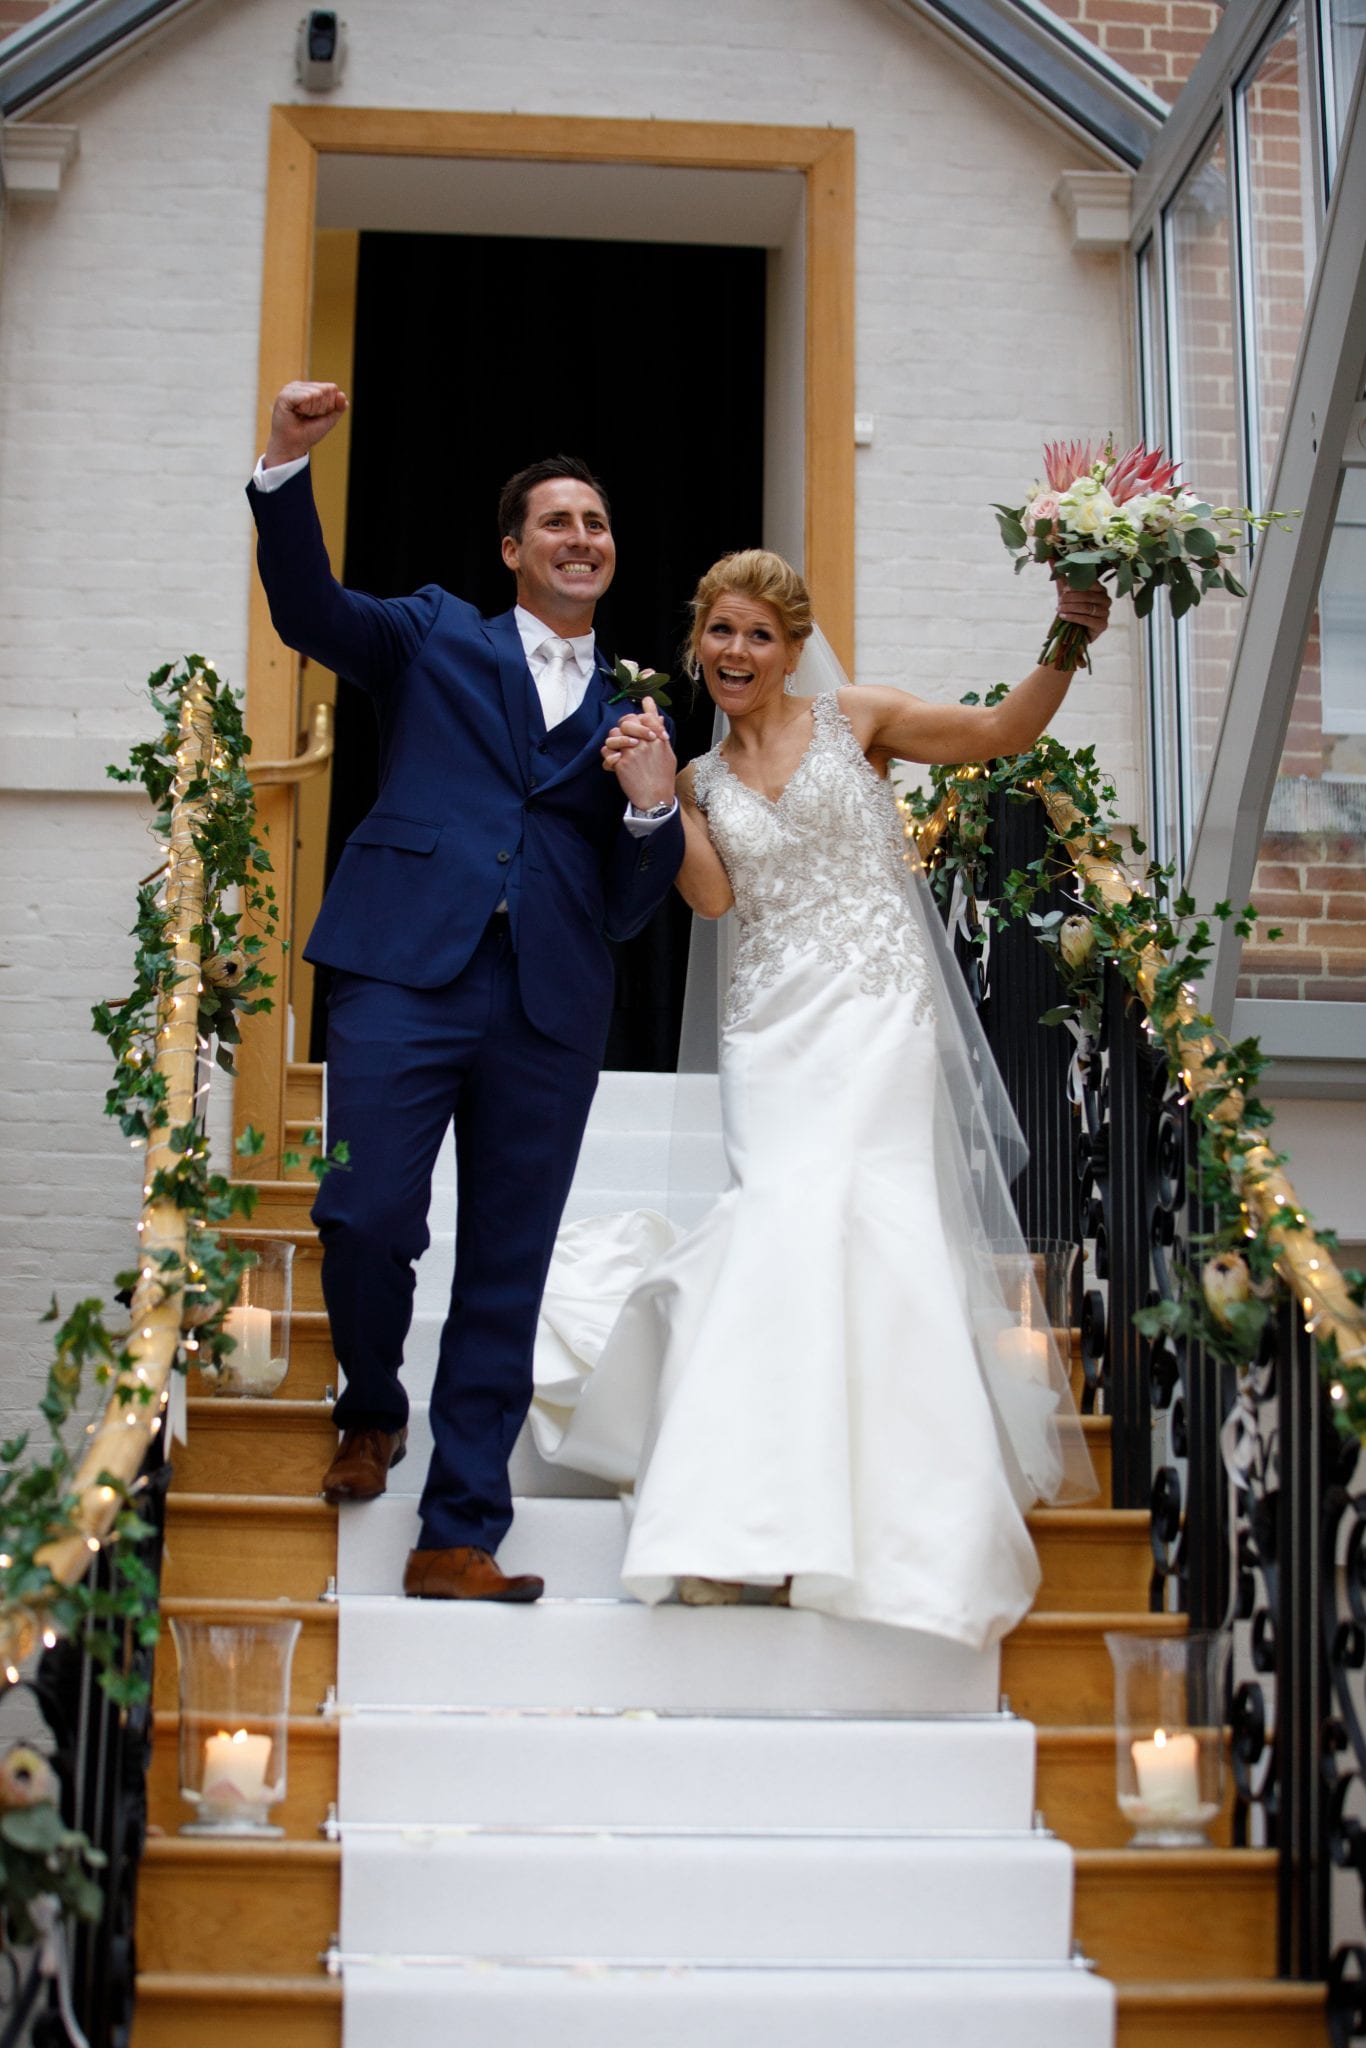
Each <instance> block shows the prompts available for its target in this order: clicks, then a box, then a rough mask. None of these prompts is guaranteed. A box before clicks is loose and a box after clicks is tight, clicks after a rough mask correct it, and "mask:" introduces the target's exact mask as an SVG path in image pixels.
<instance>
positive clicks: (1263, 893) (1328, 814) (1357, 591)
mask: <svg viewBox="0 0 1366 2048" xmlns="http://www.w3.org/2000/svg"><path fill="white" fill-rule="evenodd" d="M1252 899H1253V901H1254V903H1255V904H1256V905H1257V908H1258V910H1259V911H1260V912H1261V916H1262V923H1261V925H1260V927H1259V928H1258V931H1257V932H1256V933H1255V934H1254V936H1253V938H1252V940H1251V941H1250V942H1249V943H1248V945H1247V947H1246V949H1245V950H1244V953H1243V963H1242V978H1241V980H1240V982H1239V987H1238V993H1239V995H1243V996H1260V997H1264V998H1268V999H1274V1000H1280V1001H1287V1000H1294V999H1296V998H1304V999H1306V1000H1308V1001H1313V1002H1325V1001H1336V1002H1366V470H1360V469H1351V470H1347V471H1346V472H1345V474H1344V478H1343V487H1342V495H1341V497H1340V499H1339V501H1338V516H1337V522H1336V524H1335V526H1334V528H1333V539H1332V543H1331V545H1330V547H1329V551H1328V559H1327V562H1326V563H1325V565H1324V571H1323V578H1322V581H1321V582H1320V584H1319V608H1318V614H1317V617H1316V619H1315V621H1314V626H1313V629H1312V631H1311V633H1310V638H1309V645H1308V647H1307V648H1306V650H1305V657H1304V664H1303V666H1302V668H1301V669H1300V679H1299V683H1298V685H1297V687H1296V691H1295V704H1294V709H1293V711H1292V712H1291V716H1290V727H1289V730H1288V732H1287V733H1286V738H1285V746H1284V748H1283V749H1282V753H1281V764H1280V769H1279V772H1278V774H1277V777H1276V786H1275V790H1274V792H1273V794H1272V798H1271V809H1270V812H1269V814H1268V817H1267V822H1266V831H1265V833H1264V835H1263V838H1262V845H1261V852H1260V855H1259V857H1258V863H1257V872H1256V879H1255V881H1254V884H1253V891H1252ZM1270 925H1280V926H1281V927H1282V929H1283V931H1284V934H1285V936H1284V937H1283V938H1282V939H1280V940H1279V941H1277V942H1276V943H1275V944H1268V943H1267V942H1266V940H1265V936H1264V934H1265V930H1266V927H1267V926H1270Z"/></svg>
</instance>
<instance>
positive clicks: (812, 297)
mask: <svg viewBox="0 0 1366 2048" xmlns="http://www.w3.org/2000/svg"><path fill="white" fill-rule="evenodd" d="M325 154H326V155H332V154H345V155H350V156H416V157H480V158H485V159H507V160H515V161H521V162H527V163H576V164H577V163H595V164H649V165H663V166H670V167H680V166H681V167H686V168H689V169H704V170H734V171H796V172H800V173H801V174H802V176H803V177H804V179H805V196H806V275H805V300H806V366H805V507H804V519H805V525H804V541H805V551H806V560H805V571H806V577H807V581H808V583H809V584H810V587H811V592H812V596H813V598H814V600H815V607H816V612H817V616H818V617H819V618H820V621H821V624H822V626H823V628H824V630H825V631H826V633H827V634H828V635H829V637H830V640H831V642H832V643H833V645H834V647H835V649H836V651H837V652H838V653H839V655H840V656H841V658H842V659H843V661H844V662H845V664H846V666H847V667H848V668H849V669H850V672H851V673H852V668H853V651H854V650H853V638H854V135H853V131H852V130H851V129H847V128H765V127H757V126H751V125H739V124H731V123H723V122H710V121H609V120H597V119H582V118H579V117H577V116H561V115H523V114H472V113H449V112H439V111H422V110H413V109H404V108H391V107H317V106H277V107H272V109H271V119H270V156H269V170H268V180H267V190H266V221H265V255H264V262H263V268H262V289H261V345H260V356H259V369H258V381H257V420H256V446H257V447H258V448H264V446H265V445H266V439H267V437H268V434H269V427H270V409H271V404H272V402H273V400H274V396H275V393H276V392H277V391H278V390H279V388H280V386H281V385H282V384H284V383H286V382H287V381H288V380H289V379H290V378H291V377H297V376H300V375H302V374H304V372H305V371H306V369H307V365H308V359H309V339H310V327H311V321H312V309H313V237H314V230H315V214H316V200H317V180H318V158H319V156H321V155H325ZM250 588H251V594H250V600H249V610H248V627H247V725H248V729H249V731H250V732H251V735H252V740H253V743H254V746H255V750H256V752H257V753H258V754H261V755H265V756H268V757H270V758H272V759H278V758H280V757H281V756H282V755H287V754H290V753H292V752H293V751H294V747H295V742H296V728H297V723H298V706H297V690H298V663H297V657H296V656H294V655H293V654H292V653H291V652H290V650H289V649H288V648H286V647H284V646H282V644H281V642H280V641H279V640H278V639H277V638H276V635H275V633H274V631H273V629H272V627H271V623H270V617H269V613H268V612H267V609H266V603H265V598H264V595H263V593H262V591H261V588H260V584H259V581H258V580H257V578H256V576H255V575H254V574H253V575H252V578H251V586H250ZM294 801H295V800H294V793H293V791H292V790H290V789H288V788H280V789H263V790H261V791H260V792H259V794H258V814H259V817H260V821H261V824H262V826H263V828H265V830H266V831H267V833H268V843H269V844H271V845H272V846H273V847H275V848H277V849H279V852H278V854H277V856H276V859H275V867H276V876H275V885H276V889H277V892H278V897H279V925H280V932H281V933H282V934H285V935H287V934H288V932H289V921H290V916H291V911H292V894H293V891H292V872H293V858H292V837H293V832H294ZM277 946H278V942H277ZM270 964H271V966H272V967H273V969H274V971H275V973H276V994H277V1003H276V1007H275V1009H274V1010H272V1011H269V1012H264V1013H261V1014H259V1015H257V1016H255V1017H251V1018H247V1019H246V1020H244V1029H243V1042H242V1048H241V1054H240V1057H239V1060H238V1077H237V1085H236V1091H235V1099H234V1123H235V1125H236V1127H237V1129H238V1130H241V1129H242V1128H243V1127H244V1126H245V1125H247V1124H253V1125H255V1127H256V1128H257V1129H258V1130H260V1131H262V1132H264V1134H265V1137H266V1151H265V1153H264V1154H263V1155H262V1156H261V1157H260V1159H259V1160H258V1162H257V1170H258V1172H259V1173H260V1174H262V1175H263V1176H268V1175H270V1174H272V1173H275V1172H278V1170H279V1154H280V1150H281V1147H282V1144H283V1139H284V1090H285V1066H286V1031H287V1028H288V994H287V979H286V976H285V974H284V973H283V971H282V960H281V956H280V954H279V952H278V950H274V958H273V960H272V961H271V963H270Z"/></svg>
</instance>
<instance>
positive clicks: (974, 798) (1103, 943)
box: [901, 738, 1366, 1437]
mask: <svg viewBox="0 0 1366 2048" xmlns="http://www.w3.org/2000/svg"><path fill="white" fill-rule="evenodd" d="M1060 771H1061V772H1060ZM933 783H934V791H933V795H934V798H935V799H936V800H934V801H927V800H926V799H924V798H918V799H917V798H911V799H907V798H902V799H901V808H902V813H903V817H904V820H905V825H904V830H905V833H906V836H907V839H908V840H914V842H915V845H916V848H917V851H918V853H919V856H920V858H921V860H922V861H923V862H924V864H925V866H926V867H927V868H930V867H932V866H934V865H935V863H936V862H941V863H942V862H943V861H945V860H946V859H950V858H955V857H956V859H957V861H958V863H959V865H965V866H971V865H972V863H973V862H974V861H975V859H976V857H977V856H978V855H979V853H980V851H981V847H982V844H983V841H984V837H985V830H986V804H987V801H988V798H989V794H990V792H991V790H993V789H1014V790H1016V791H1020V790H1028V791H1029V792H1030V793H1031V794H1033V795H1036V796H1037V797H1038V798H1039V800H1040V802H1041V803H1042V805H1043V808H1044V813H1045V816H1046V819H1047V822H1048V827H1049V837H1050V842H1051V849H1050V850H1051V852H1052V854H1053V855H1054V856H1056V857H1058V858H1059V859H1060V860H1061V861H1062V862H1064V863H1065V864H1066V865H1067V866H1069V867H1070V868H1071V870H1072V872H1073V873H1074V875H1075V877H1076V880H1077V883H1078V887H1079V894H1080V897H1081V900H1082V903H1083V904H1084V905H1085V906H1087V908H1089V909H1090V910H1091V911H1092V912H1094V913H1096V915H1095V916H1094V917H1093V919H1092V924H1093V927H1094V931H1095V937H1096V939H1097V942H1098V947H1099V950H1100V952H1101V953H1102V954H1103V955H1104V956H1105V957H1108V958H1110V959H1112V960H1114V962H1115V964H1116V966H1117V967H1118V968H1119V970H1120V972H1121V973H1122V974H1123V975H1124V977H1125V979H1126V980H1127V981H1128V983H1129V985H1130V986H1131V987H1132V988H1133V989H1134V990H1135V992H1136V994H1137V995H1138V997H1139V998H1140V1000H1141V1002H1142V1004H1143V1006H1144V1010H1145V1012H1146V1014H1147V1019H1148V1028H1149V1029H1150V1030H1151V1031H1154V1032H1155V1033H1156V1034H1157V1036H1158V1037H1159V1038H1160V1040H1161V1043H1162V1046H1163V1049H1164V1051H1165V1052H1166V1054H1167V1057H1168V1059H1169V1060H1170V1062H1171V1065H1172V1068H1173V1071H1174V1072H1175V1073H1177V1074H1179V1076H1180V1078H1181V1081H1182V1084H1183V1087H1184V1099H1185V1100H1189V1101H1190V1102H1192V1103H1193V1104H1194V1105H1195V1106H1196V1111H1197V1114H1198V1115H1199V1117H1200V1118H1201V1121H1202V1123H1203V1126H1204V1129H1205V1131H1206V1132H1207V1133H1208V1137H1209V1141H1210V1144H1211V1146H1212V1148H1213V1151H1214V1154H1215V1156H1216V1158H1217V1160H1218V1162H1219V1163H1220V1164H1221V1165H1222V1167H1223V1169H1224V1170H1225V1172H1226V1173H1227V1176H1228V1180H1229V1183H1230V1185H1231V1188H1232V1190H1233V1194H1234V1198H1235V1201H1236V1203H1237V1207H1238V1210H1239V1212H1240V1214H1241V1217H1242V1219H1243V1223H1242V1229H1243V1235H1244V1237H1245V1238H1246V1239H1248V1240H1254V1239H1258V1238H1260V1239H1261V1241H1262V1243H1263V1244H1264V1245H1265V1247H1266V1250H1267V1253H1268V1255H1269V1258H1270V1260H1271V1262H1272V1264H1273V1265H1274V1270H1275V1272H1276V1275H1277V1276H1278V1278H1279V1280H1280V1281H1281V1282H1282V1283H1283V1285H1284V1286H1285V1287H1286V1288H1287V1289H1288V1290H1289V1292H1290V1293H1291V1294H1292V1295H1293V1297H1294V1300H1295V1304H1296V1307H1297V1309H1298V1311H1299V1313H1300V1314H1301V1315H1302V1316H1303V1318H1304V1323H1305V1327H1306V1329H1307V1330H1308V1331H1309V1332H1310V1334H1311V1335H1313V1336H1314V1337H1315V1338H1316V1339H1317V1340H1318V1346H1319V1354H1320V1360H1321V1364H1322V1369H1323V1373H1324V1377H1325V1379H1326V1380H1327V1382H1328V1385H1329V1390H1330V1394H1331V1397H1332V1400H1333V1404H1334V1410H1335V1413H1336V1416H1337V1419H1338V1422H1339V1426H1340V1427H1342V1428H1343V1429H1344V1430H1345V1431H1347V1432H1348V1433H1350V1434H1355V1435H1357V1436H1360V1437H1366V1310H1364V1309H1363V1305H1362V1302H1361V1300H1360V1298H1359V1294H1358V1293H1357V1292H1354V1289H1353V1285H1352V1281H1357V1282H1358V1283H1359V1280H1360V1276H1357V1275H1353V1276H1352V1279H1351V1280H1349V1277H1348V1276H1347V1275H1346V1274H1344V1272H1343V1271H1342V1269H1341V1267H1340V1266H1339V1265H1338V1263H1337V1260H1336V1258H1335V1257H1334V1246H1333V1244H1332V1243H1331V1242H1329V1240H1328V1239H1327V1238H1326V1237H1324V1236H1322V1235H1321V1234H1320V1233H1319V1231H1318V1230H1316V1229H1315V1227H1314V1223H1313V1220H1312V1218H1311V1217H1310V1215H1309V1213H1308V1212H1307V1210H1306V1209H1305V1208H1304V1205H1303V1203H1302V1202H1301V1201H1300V1199H1299V1196H1298V1195H1297V1194H1296V1192H1295V1188H1294V1185H1293V1183H1292V1182H1291V1180H1290V1178H1289V1176H1288V1175H1287V1173H1286V1172H1285V1170H1284V1166H1283V1163H1282V1159H1281V1156H1280V1155H1279V1154H1278V1153H1277V1152H1276V1151H1274V1150H1273V1149H1272V1147H1271V1146H1270V1145H1269V1144H1268V1142H1267V1138H1266V1128H1267V1125H1268V1124H1269V1122H1270V1115H1269V1112H1267V1111H1266V1110H1265V1109H1264V1107H1263V1106H1262V1105H1261V1104H1260V1103H1257V1102H1255V1100H1254V1099H1253V1098H1251V1097H1250V1096H1249V1094H1248V1092H1247V1090H1246V1089H1245V1088H1244V1087H1243V1086H1242V1085H1241V1084H1240V1082H1239V1080H1238V1078H1237V1076H1238V1071H1239V1066H1240V1061H1239V1059H1238V1057H1237V1056H1236V1054H1237V1049H1235V1048H1233V1047H1231V1046H1230V1045H1229V1044H1228V1041H1227V1040H1225V1039H1223V1038H1221V1037H1220V1036H1219V1034H1218V1033H1216V1032H1215V1031H1214V1030H1213V1028H1212V1025H1211V1022H1210V1019H1209V1018H1208V1017H1207V1016H1205V1015H1204V1014H1203V1013H1202V1012H1201V1010H1200V1006H1199V1000H1198V996H1197V993H1196V990H1195V989H1194V987H1193V986H1192V985H1191V984H1190V982H1189V981H1188V980H1186V979H1184V978H1181V977H1180V976H1179V975H1178V974H1177V971H1176V969H1175V967H1174V963H1173V960H1172V956H1171V954H1170V952H1169V951H1168V949H1167V948H1166V947H1165V946H1164V945H1163V944H1162V943H1160V941H1159V936H1158V930H1159V918H1158V913H1159V902H1158V896H1159V892H1160V883H1159V888H1158V889H1156V890H1155V889H1154V887H1153V881H1154V875H1155V870H1153V869H1150V870H1149V873H1148V876H1147V877H1146V878H1144V880H1143V881H1140V880H1139V879H1138V878H1137V877H1135V876H1134V875H1133V873H1132V872H1131V871H1130V868H1129V866H1128V862H1127V859H1126V856H1125V853H1124V850H1123V849H1122V848H1121V847H1120V846H1119V845H1118V844H1117V843H1116V841H1115V840H1114V839H1113V838H1112V837H1111V836H1110V834H1109V833H1108V832H1107V831H1105V830H1104V829H1103V826H1102V827H1100V828H1099V829H1098V825H1097V820H1096V815H1095V814H1096V804H1095V801H1094V798H1095V790H1094V768H1093V762H1092V759H1091V753H1090V750H1089V749H1084V750H1082V751H1081V752H1080V753H1079V754H1077V755H1074V756H1068V755H1067V753H1066V750H1065V749H1062V748H1061V747H1060V746H1059V745H1058V743H1057V742H1056V741H1053V740H1050V739H1048V738H1045V739H1044V740H1042V741H1041V742H1039V743H1038V745H1037V746H1036V747H1035V748H1034V749H1033V750H1032V751H1031V752H1030V753H1029V754H1027V755H1021V756H1018V757H1016V759H1014V760H1013V761H1005V762H998V763H996V764H994V766H989V765H987V764H981V763H973V764H969V765H967V766H965V767H956V768H949V769H942V770H936V771H935V772H934V776H933ZM1069 785H1071V786H1070V787H1069ZM1078 794H1080V795H1081V796H1082V798H1083V802H1084V803H1085V804H1086V809H1083V808H1082V807H1081V805H1079V803H1078V801H1077V800H1076V798H1077V795H1078ZM1102 794H1104V792H1102ZM1088 810H1089V811H1090V812H1091V815H1090V816H1088V815H1087V811H1088ZM1140 850H1141V849H1140ZM1110 913H1119V915H1118V916H1111V915H1109V914H1110ZM1223 914H1230V913H1228V911H1227V906H1224V907H1223ZM1240 928H1241V927H1240ZM1174 976H1176V979H1175V985H1174V986H1173V978H1174ZM1193 1284H1195V1285H1198V1283H1193V1281H1192V1278H1191V1276H1188V1275H1180V1276H1178V1285H1180V1286H1186V1287H1190V1286H1192V1285H1193Z"/></svg>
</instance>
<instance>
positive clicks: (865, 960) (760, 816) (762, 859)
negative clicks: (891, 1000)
mask: <svg viewBox="0 0 1366 2048" xmlns="http://www.w3.org/2000/svg"><path fill="white" fill-rule="evenodd" d="M693 796H694V798H695V799H696V802H697V805H698V808H699V809H700V810H701V811H703V812H704V813H705V814H706V819H707V828H708V830H709V831H710V833H711V837H712V841H713V843H714V845H715V847H716V850H717V852H718V853H719V854H720V856H721V859H722V862H723V863H724V865H725V869H726V873H727V874H728V876H729V877H730V885H731V888H732V890H733V891H734V895H735V910H736V917H737V921H738V924H739V938H738V942H737V945H736V950H735V965H734V969H733V971H732V974H731V981H730V988H729V991H728V993H727V997H726V1014H725V1022H726V1023H727V1024H728V1025H729V1024H735V1023H739V1022H740V1021H741V1020H742V1019H743V1018H744V1017H745V1016H746V1015H747V1014H748V1012H749V1010H750V1009H751V1007H752V1005H753V1002H754V998H755V996H756V994H757V993H758V992H759V990H760V989H764V988H771V987H772V986H773V984H774V983H775V982H776V981H777V979H778V976H779V973H780V971H781V969H782V966H783V962H784V960H785V959H786V958H788V957H789V955H790V954H792V953H794V952H796V953H815V954H816V955H817V956H818V957H819V958H820V959H821V960H822V961H823V962H825V963H826V964H827V965H829V966H830V967H832V968H843V967H847V966H850V965H858V966H860V967H861V968H862V974H861V977H860V985H861V987H862V989H863V991H864V993H865V994H867V995H884V994H886V992H887V991H888V990H889V989H899V990H901V991H902V992H903V993H904V994H906V995H909V996H911V997H913V998H914V1001H915V1015H916V1017H917V1019H919V1018H922V1017H924V1016H926V1015H928V1014H929V1011H930V992H929V977H928V973H927V970H926V967H925V962H924V959H923V958H922V955H921V951H920V939H919V934H918V932H917V931H916V928H915V924H914V921H913V919H912V916H911V912H910V909H909V907H908V905H907V902H906V894H905V875H904V871H903V865H902V851H901V849H902V835H901V820H900V816H899V814H898V812H897V807H896V798H895V796H894V795H893V793H892V790H891V788H890V787H889V786H888V784H887V783H886V782H885V781H884V780H883V779H882V777H881V776H880V775H879V774H878V773H877V771H876V769H875V768H873V767H872V766H871V765H870V764H869V762H868V760H867V759H866V757H865V755H864V752H863V749H862V747H860V745H859V743H858V741H857V739H856V738H855V737H854V731H853V727H852V726H851V725H850V723H849V720H848V719H847V718H846V717H845V715H844V713H843V712H842V711H841V710H840V707H839V700H838V699H837V697H836V696H835V695H834V693H833V692H832V693H830V694H828V695H825V696H820V697H815V698H813V699H812V731H811V741H810V744H809V746H808V747H807V750H806V752H805V753H804V754H803V756H802V758H801V761H800V762H799V763H798V765H797V767H796V769H795V770H794V772H793V774H792V777H791V779H790V780H789V782H788V784H787V787H786V788H785V789H784V790H783V793H782V795H781V796H780V797H779V798H778V800H777V802H776V803H775V802H773V801H772V800H771V799H770V798H768V797H766V796H763V795H761V794H760V793H759V791H758V790H754V789H751V788H750V787H749V785H748V784H747V783H744V782H741V780H740V779H739V777H738V776H737V775H735V774H734V773H733V772H732V770H731V769H730V767H729V765H728V764H727V762H726V761H725V759H724V758H723V756H722V754H721V750H720V748H719V747H713V748H712V750H711V752H710V753H709V754H703V755H702V756H701V757H700V758H699V759H698V760H697V761H696V762H695V763H694V764H693Z"/></svg>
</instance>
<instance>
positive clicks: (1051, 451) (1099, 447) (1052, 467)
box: [1043, 441, 1109, 491]
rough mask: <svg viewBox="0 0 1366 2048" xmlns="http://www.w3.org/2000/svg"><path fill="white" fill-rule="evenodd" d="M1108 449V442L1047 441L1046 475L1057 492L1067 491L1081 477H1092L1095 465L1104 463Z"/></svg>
mask: <svg viewBox="0 0 1366 2048" xmlns="http://www.w3.org/2000/svg"><path fill="white" fill-rule="evenodd" d="M1108 447H1109V443H1108V442H1106V441H1099V442H1096V443H1094V444H1093V443H1092V442H1090V441H1047V442H1045V443H1044V451H1043V466H1044V474H1045V475H1046V476H1047V478H1048V481H1049V483H1050V484H1051V485H1052V487H1053V489H1054V490H1055V491H1065V490H1067V489H1068V488H1069V486H1070V485H1072V484H1074V483H1075V482H1076V480H1077V478H1078V477H1079V476H1090V474H1091V471H1092V469H1093V468H1094V467H1095V465H1096V464H1097V463H1098V462H1104V460H1105V457H1106V450H1107V448H1108Z"/></svg>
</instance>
